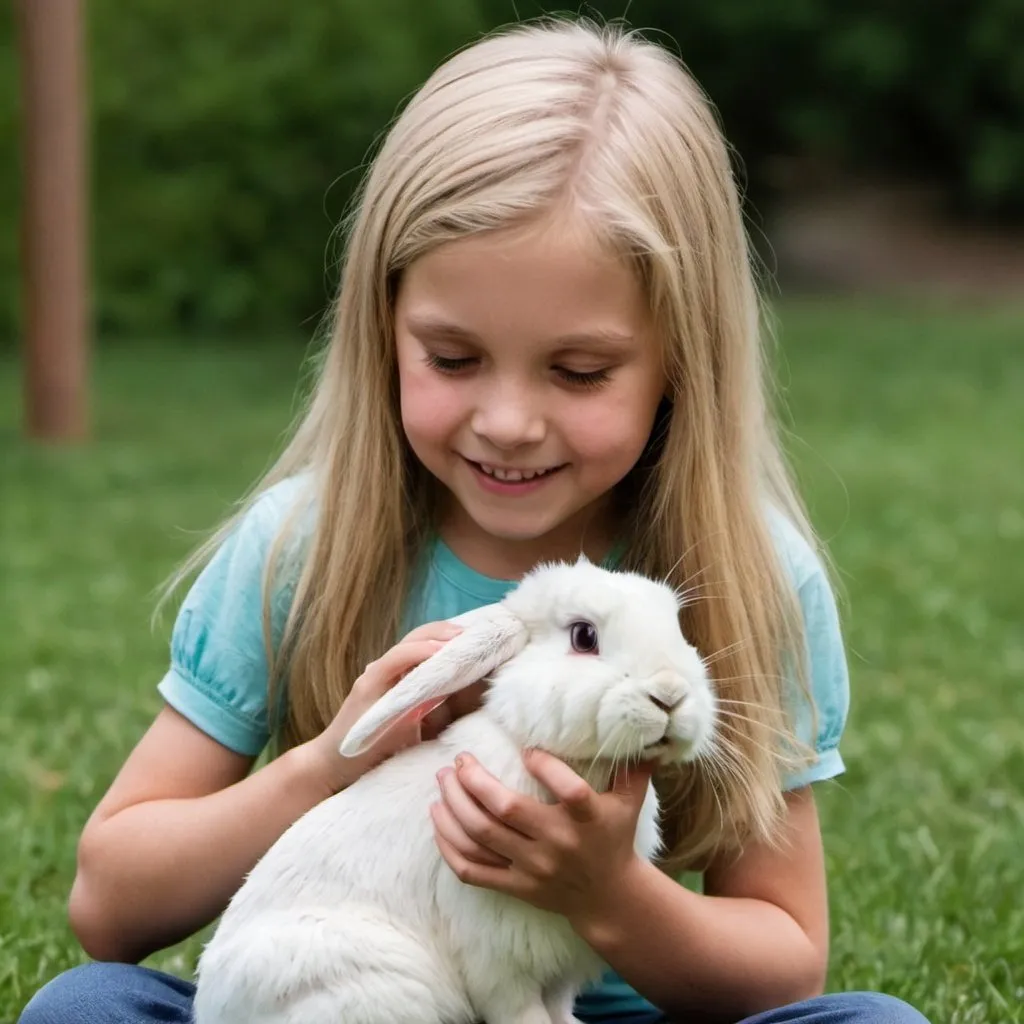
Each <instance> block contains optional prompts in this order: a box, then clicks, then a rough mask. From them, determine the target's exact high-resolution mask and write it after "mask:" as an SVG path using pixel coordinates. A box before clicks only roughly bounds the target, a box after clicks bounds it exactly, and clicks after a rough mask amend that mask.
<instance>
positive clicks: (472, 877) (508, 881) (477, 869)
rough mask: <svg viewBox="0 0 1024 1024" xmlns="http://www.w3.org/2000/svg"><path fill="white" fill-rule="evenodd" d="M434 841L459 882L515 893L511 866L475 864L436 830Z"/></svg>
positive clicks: (514, 880)
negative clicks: (498, 866) (500, 866)
mask: <svg viewBox="0 0 1024 1024" xmlns="http://www.w3.org/2000/svg"><path fill="white" fill-rule="evenodd" d="M434 841H435V842H436V843H437V848H438V849H439V850H440V851H441V856H442V857H444V859H445V862H446V863H447V865H448V867H450V868H451V869H452V871H453V872H454V873H455V877H456V878H458V880H459V881H460V882H463V883H464V884H466V885H472V886H476V887H478V888H481V889H494V890H496V891H497V892H507V893H510V894H511V895H513V896H515V895H517V891H518V890H517V887H516V885H515V882H516V878H515V875H514V874H513V871H512V869H511V868H496V867H493V866H491V865H490V864H476V863H474V862H473V861H471V860H468V859H467V858H465V857H463V856H462V854H461V853H459V851H458V850H457V849H456V848H455V847H454V846H452V845H451V843H449V842H448V840H446V839H445V838H444V836H442V835H439V834H438V833H437V831H436V830H435V832H434Z"/></svg>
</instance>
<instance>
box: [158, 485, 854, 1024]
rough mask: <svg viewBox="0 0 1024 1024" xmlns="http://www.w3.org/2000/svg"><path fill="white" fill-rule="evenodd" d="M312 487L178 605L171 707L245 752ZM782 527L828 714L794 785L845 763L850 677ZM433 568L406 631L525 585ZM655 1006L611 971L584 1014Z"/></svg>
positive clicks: (818, 594)
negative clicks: (287, 541)
mask: <svg viewBox="0 0 1024 1024" xmlns="http://www.w3.org/2000/svg"><path fill="white" fill-rule="evenodd" d="M300 487H301V484H300V481H299V480H287V481H284V482H283V483H280V484H278V485H276V486H275V487H272V488H270V489H269V490H268V491H267V492H266V493H265V494H263V495H262V496H261V497H260V498H259V499H258V500H257V501H256V503H255V504H254V505H253V507H252V508H251V509H250V510H249V512H248V513H247V514H246V516H245V517H244V518H243V519H242V521H241V522H240V523H239V524H238V526H237V527H236V529H235V530H234V532H233V533H232V534H231V536H230V537H229V538H228V539H227V540H226V541H225V542H224V544H223V545H222V546H221V547H220V549H219V550H218V551H217V553H216V554H215V555H214V556H213V558H212V559H211V560H210V561H209V562H208V563H207V565H206V566H205V568H204V569H203V571H202V572H201V573H200V575H199V577H198V578H197V579H196V581H195V583H194V584H193V586H192V588H191V589H190V591H189V593H188V595H187V596H186V598H185V600H184V602H183V604H182V606H181V609H180V611H179V613H178V617H177V620H176V622H175V625H174V630H173V633H172V636H171V664H170V668H169V669H168V671H167V674H166V675H165V676H164V678H163V679H162V680H161V682H160V684H159V687H158V689H159V692H160V694H161V696H162V697H163V698H164V700H165V701H166V702H167V703H168V704H169V705H170V706H171V707H173V708H174V709H175V710H177V711H178V712H180V713H181V714H182V715H184V717H185V718H187V719H188V720H189V721H191V722H192V723H193V724H194V725H195V726H196V727H197V728H199V729H201V730H202V731H203V732H205V733H206V734H207V735H209V736H211V737H213V738H214V739H215V740H217V741H218V742H220V743H222V744H223V745H224V746H225V747H228V748H229V749H231V750H234V751H236V752H238V753H240V754H247V755H250V756H256V755H258V754H260V753H261V752H262V751H263V749H264V748H265V747H266V745H267V743H268V741H269V739H270V735H269V731H268V715H267V660H266V653H265V648H264V640H263V611H262V609H263V597H262V578H263V570H264V567H265V563H266V558H267V554H268V552H269V548H270V545H271V543H272V542H273V539H274V537H275V535H276V533H277V530H278V527H279V526H280V525H281V523H282V522H283V520H284V518H285V517H286V516H287V515H288V514H289V512H290V511H291V509H292V506H293V503H294V502H295V500H296V499H297V498H298V497H299V496H300ZM773 529H774V536H775V538H776V543H777V544H778V546H779V553H780V556H781V558H782V561H783V564H784V566H785V567H786V569H787V570H788V572H789V574H790V578H791V579H792V581H793V584H794V586H795V587H796V590H797V594H798V595H799V599H800V605H801V608H802V611H803V618H804V630H805V635H806V646H807V650H806V655H807V659H808V661H807V665H808V669H809V680H810V684H811V691H812V694H813V697H814V702H815V708H816V711H817V734H816V736H813V737H812V736H810V735H809V734H808V733H809V724H810V721H811V719H810V716H809V709H808V708H805V707H798V708H797V709H796V711H797V715H796V718H797V729H798V732H800V733H801V735H802V738H803V739H805V740H806V741H808V742H810V743H811V744H812V745H813V747H814V750H815V752H816V759H815V761H814V762H813V763H812V764H811V765H809V766H808V767H806V768H805V769H803V770H802V771H800V772H799V773H798V774H797V775H795V776H792V777H790V778H789V779H788V780H787V788H788V789H796V788H797V787H800V786H805V785H809V784H810V783H813V782H819V781H823V780H825V779H830V778H833V777H834V776H836V775H839V774H840V773H841V772H843V770H844V765H843V761H842V758H841V756H840V754H839V748H838V744H839V739H840V736H841V735H842V732H843V728H844V725H845V723H846V716H847V712H848V709H849V680H848V675H847V663H846V656H845V652H844V649H843V641H842V635H841V632H840V626H839V618H838V615H837V611H836V605H835V600H834V598H833V595H832V591H831V588H830V587H829V584H828V581H827V579H826V576H825V573H824V570H823V568H822V566H821V563H820V562H819V561H818V558H817V556H816V555H815V554H814V552H813V551H812V550H811V548H810V547H809V546H808V545H807V543H806V541H804V539H803V538H802V537H801V536H800V534H799V533H798V532H797V531H796V529H794V527H793V526H792V525H791V524H790V523H789V522H788V521H787V520H785V519H783V518H782V517H781V516H776V517H775V518H774V519H773ZM424 570H425V571H424V572H423V573H421V576H420V584H419V586H418V587H417V590H416V591H415V592H414V593H413V594H411V595H410V598H409V601H408V603H407V606H406V612H405V617H404V623H403V632H404V631H407V630H409V629H412V628H414V627H415V626H417V625H419V624H421V623H424V622H435V621H439V620H442V619H448V618H451V617H453V616H455V615H459V614H461V613H463V612H466V611H469V610H471V609H473V608H477V607H480V606H481V605H484V604H490V603H493V602H495V601H499V600H501V598H502V597H503V596H504V594H505V593H506V592H507V591H508V590H509V589H510V588H511V587H512V586H514V583H513V582H511V581H508V580H497V579H492V578H490V577H487V576H483V575H481V574H480V573H478V572H476V571H474V570H473V569H471V568H469V566H467V565H465V564H464V563H463V562H461V561H460V560H459V559H458V558H457V557H456V556H455V554H454V553H453V552H452V551H451V549H450V548H448V546H447V545H446V544H444V543H443V542H442V541H440V540H438V541H436V542H435V543H434V544H433V546H432V547H431V549H430V550H429V551H428V552H427V553H426V557H425V561H424ZM272 609H273V611H272V616H271V623H272V628H273V634H274V635H275V636H276V637H280V635H281V630H282V628H283V624H284V620H285V617H286V616H287V611H288V602H287V592H284V593H283V594H282V595H279V596H278V598H277V599H276V600H275V601H274V602H273V604H272ZM649 1007H650V1004H648V1003H646V1002H645V1001H644V1000H643V999H642V998H641V997H640V996H639V995H638V994H637V993H636V992H635V991H634V990H633V989H632V988H630V987H629V986H628V985H626V983H625V982H623V981H622V980H621V979H620V978H618V977H617V976H615V975H609V976H608V977H607V978H606V979H605V981H604V982H602V984H601V985H600V986H599V987H598V988H597V989H595V990H593V991H592V992H589V993H586V994H584V996H583V997H581V1000H580V1003H579V1005H578V1011H579V1012H580V1014H581V1015H583V1016H586V1017H598V1016H602V1015H605V1014H607V1015H609V1016H611V1015H614V1014H619V1013H622V1012H626V1011H628V1012H633V1013H641V1012H643V1011H644V1009H645V1008H649Z"/></svg>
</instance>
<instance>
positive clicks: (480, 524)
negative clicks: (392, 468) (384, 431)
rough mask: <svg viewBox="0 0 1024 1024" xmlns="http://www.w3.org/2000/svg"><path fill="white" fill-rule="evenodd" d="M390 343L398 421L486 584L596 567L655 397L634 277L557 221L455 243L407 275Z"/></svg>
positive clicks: (646, 324) (463, 552) (450, 531)
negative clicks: (582, 562)
mask: <svg viewBox="0 0 1024 1024" xmlns="http://www.w3.org/2000/svg"><path fill="white" fill-rule="evenodd" d="M395 332H396V341H397V354H398V373H399V383H400V392H401V406H402V424H403V427H404V429H405V434H406V437H407V438H408V440H409V444H410V445H411V447H412V449H413V451H414V452H415V453H416V456H417V457H418V458H419V459H420V461H421V462H422V463H423V465H424V466H426V468H427V469H428V470H429V471H430V472H431V473H432V474H433V475H434V476H435V477H436V478H437V479H438V480H440V481H441V483H442V484H444V486H445V488H446V489H447V491H448V493H449V494H450V496H451V498H452V499H453V500H452V501H451V502H450V507H449V508H448V509H447V510H446V515H445V519H444V521H443V523H442V532H443V533H444V536H445V538H446V540H447V541H448V542H449V544H451V545H452V546H453V548H455V550H456V553H458V554H459V555H460V556H461V557H462V558H463V559H464V560H466V561H467V562H468V563H469V564H471V565H472V566H473V567H474V568H476V569H478V570H479V571H481V572H485V573H490V574H492V575H512V574H513V573H514V572H517V571H524V570H525V569H526V568H528V567H529V566H530V565H532V564H533V563H534V562H535V561H536V560H537V559H539V558H559V557H575V555H576V554H578V553H579V551H580V550H581V547H582V550H584V551H586V552H587V553H588V554H589V555H590V556H591V557H592V558H600V557H601V556H603V554H604V553H605V550H606V549H607V546H608V544H609V543H610V541H611V540H612V539H613V537H614V535H615V531H616V526H617V524H615V523H614V522H612V521H611V520H610V516H609V512H610V509H609V506H610V502H609V500H608V499H609V497H610V492H611V490H612V488H613V487H614V486H615V485H616V484H617V483H618V482H619V481H620V480H622V478H623V477H624V476H625V475H626V474H627V473H628V472H629V470H630V469H632V467H633V466H634V465H635V463H636V462H637V460H638V459H639V457H640V454H641V453H642V451H643V448H644V446H645V444H646V442H647V439H648V437H649V436H650V432H651V428H652V426H653V423H654V416H655V412H656V410H657V407H658V403H659V401H660V399H661V397H662V395H663V394H664V391H665V378H664V375H663V372H662V367H661V359H660V353H659V348H658V344H657V340H656V338H655V337H654V330H653V325H652V322H651V318H650V314H649V312H648V309H647V304H646V301H645V297H644V294H643V292H642V289H641V287H640V284H639V282H638V281H637V280H636V278H635V276H634V275H633V274H632V273H631V272H630V271H629V269H628V268H627V267H626V266H625V265H624V264H623V263H621V262H620V261H618V260H616V259H615V258H614V257H613V256H611V255H609V254H608V253H606V252H605V251H603V250H602V249H601V248H600V247H599V246H598V245H597V244H596V243H595V242H594V241H593V240H592V239H590V238H588V237H587V235H586V233H585V232H583V231H580V230H578V229H577V228H574V227H573V226H572V225H569V224H566V223H565V222H561V223H559V222H555V221H550V222H545V223H543V224H541V225H534V226H530V227H527V228H517V229H506V230H503V231H498V232H492V233H489V234H484V235H476V236H472V237H469V238H465V239H460V240H459V241H456V242H450V243H447V244H446V245H443V246H440V247H438V248H437V249H434V250H432V251H431V252H429V253H428V254H427V255H425V256H423V257H422V258H421V259H419V260H417V261H416V262H415V263H413V264H412V265H411V266H410V267H409V268H408V269H407V270H406V272H405V273H404V275H403V277H402V281H401V284H400V287H399V290H398V296H397V301H396V309H395Z"/></svg>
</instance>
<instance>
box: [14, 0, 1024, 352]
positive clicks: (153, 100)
mask: <svg viewBox="0 0 1024 1024" xmlns="http://www.w3.org/2000/svg"><path fill="white" fill-rule="evenodd" d="M542 6H543V5H542V4H538V3H532V4H531V3H528V2H527V0H517V2H515V3H514V2H513V0H432V2H431V3H429V4H428V3H422V2H417V0H378V2H377V3H374V4H366V3H360V2H358V0H332V2H330V3H328V2H323V0H317V2H311V3H302V4H283V3H279V2H274V0H248V2H247V3H244V4H243V3H226V4H211V3H207V2H206V0H135V2H134V3H132V4H122V3H116V2H114V0H86V7H87V11H88V29H89V56H88V61H89V73H90V104H91V118H92V158H91V162H92V168H93V171H92V175H93V177H92V191H93V195H94V200H95V202H94V210H93V224H92V230H93V243H94V260H95V263H94V279H95V283H96V291H95V296H94V310H95V316H96V323H97V327H98V328H99V330H100V331H102V332H106V333H111V332H117V333H130V334H133V335H137V336H145V335H148V334H153V333H161V332H167V331H176V332H182V333H184V334H189V333H193V334H195V335H196V336H199V335H202V334H204V333H209V332H214V331H215V332H218V333H237V334H243V335H244V334H246V333H251V332H254V331H261V332H265V331H269V330H281V329H284V330H294V331H296V332H301V333H302V334H304V335H308V333H309V332H310V330H311V328H312V326H313V325H314V324H315V323H316V322H317V321H318V320H319V318H320V317H321V315H322V313H323V311H324V309H325V308H326V305H327V304H328V302H329V300H330V295H331V292H332V290H333V287H334V280H335V276H336V275H335V272H334V271H335V268H334V266H333V261H334V260H335V259H336V255H337V246H333V245H332V244H331V239H332V231H333V230H334V229H335V227H336V225H337V223H338V221H339V220H340V218H341V216H342V213H343V212H344V209H345V206H346V202H347V200H348V198H349V196H350V194H351V190H352V187H353V186H354V185H355V183H356V181H357V180H358V175H359V174H360V173H361V167H362V165H363V163H364V160H365V158H366V155H367V152H368V149H369V148H370V147H371V146H372V144H373V142H374V140H375V139H376V138H377V137H378V136H379V134H380V132H381V131H383V129H384V128H385V127H386V125H387V123H388V121H389V120H390V118H391V117H392V116H393V115H394V113H395V112H396V110H397V109H398V108H399V106H400V104H401V103H402V101H403V100H404V99H405V98H406V97H407V96H408V95H409V93H410V92H411V91H412V90H413V89H414V88H415V87H416V85H417V84H418V83H419V82H420V81H421V80H422V79H423V78H424V77H425V76H426V75H427V74H428V73H429V71H430V70H431V68H432V67H433V66H434V65H435V64H436V63H437V62H438V61H440V60H441V59H443V57H444V56H445V55H446V54H448V53H449V52H451V50H453V49H454V48H456V47H458V46H461V45H463V44H465V43H467V42H469V41H471V40H472V39H473V38H475V37H476V35H477V34H478V33H479V32H480V31H482V30H484V29H485V28H487V27H490V26H493V25H497V24H500V23H503V22H506V21H510V20H514V19H515V18H516V17H520V18H528V17H532V16H534V15H536V14H538V13H541V10H542ZM547 9H551V7H550V6H548V8H547ZM627 9H628V19H629V21H630V22H631V23H632V24H634V25H637V26H640V27H652V28H655V29H657V30H660V32H661V33H664V34H666V35H667V36H669V37H671V39H672V40H675V43H676V44H677V47H678V50H679V52H680V53H681V54H682V56H683V57H684V59H685V60H686V61H687V63H688V64H689V66H690V67H691V69H692V70H693V71H694V73H695V74H696V75H697V77H698V79H699V80H700V81H701V83H702V84H703V85H704V87H705V88H706V90H707V91H708V93H709V94H710V95H711V96H712V98H713V99H714V101H715V103H716V104H717V106H718V107H719V110H720V112H721V114H722V117H723V121H724V123H725V127H726V131H727V133H728V135H729V137H730V139H731V140H732V142H733V143H734V144H735V146H736V148H737V150H738V152H739V154H740V155H741V157H742V161H743V165H744V175H745V178H746V181H747V186H748V190H749V192H750V194H751V195H752V196H753V198H754V200H755V202H757V203H758V204H759V205H760V203H761V201H762V197H766V196H769V195H770V193H771V189H772V188H774V187H776V186H777V185H778V183H779V174H778V168H780V167H784V166H786V165H787V164H786V161H787V160H788V161H789V162H790V165H791V166H792V165H795V164H796V163H800V164H801V165H803V166H814V167H819V168H825V169H826V171H828V169H832V170H835V171H840V172H842V173H846V174H849V173H855V172H860V171H872V172H877V171H882V172H885V173H897V174H908V175H912V176H917V177H922V178H924V179H927V180H928V181H929V182H938V183H939V184H940V185H941V186H942V187H943V188H944V190H945V191H946V193H947V195H948V197H949V199H950V201H951V202H952V203H953V204H954V205H956V206H957V207H959V209H961V210H962V211H964V212H967V213H971V214H974V215H983V216H990V217H998V218H1008V217H1012V216H1019V215H1021V214H1024V132H1022V131H1021V124H1022V123H1024V45H1022V44H1024V40H1022V35H1021V33H1022V30H1024V18H1021V17H1020V13H1021V10H1020V0H975V2H973V3H967V2H966V0H938V2H936V0H901V2H900V3H898V4H896V3H892V2H891V0H862V2H861V3H859V4H850V3H847V2H846V0H775V2H773V3H765V2H764V0H633V2H632V3H630V4H628V5H627V0H616V2H615V3H614V4H613V3H605V2H601V0H595V2H594V3H591V4H590V5H589V6H585V7H584V8H583V11H584V13H588V12H589V13H592V14H594V15H596V16H599V17H604V18H613V17H617V16H619V15H621V14H622V13H623V12H624V10H627ZM11 22H12V19H11V14H10V9H9V7H7V8H6V9H5V10H4V11H3V13H2V14H0V80H2V82H3V88H2V90H0V92H2V98H0V138H3V139H4V140H5V141H6V142H7V143H8V144H7V145H6V146H5V151H6V152H8V153H9V158H8V160H6V161H4V162H3V164H2V165H0V339H3V338H8V339H9V338H13V337H14V336H15V334H16V329H17V322H18V300H19V286H18V266H17V260H18V251H17V217H18V212H17V210H18V195H19V191H20V187H19V177H20V167H19V163H18V160H17V128H18V123H17V87H18V78H17V61H16V53H15V49H14V42H13V25H12V23H11Z"/></svg>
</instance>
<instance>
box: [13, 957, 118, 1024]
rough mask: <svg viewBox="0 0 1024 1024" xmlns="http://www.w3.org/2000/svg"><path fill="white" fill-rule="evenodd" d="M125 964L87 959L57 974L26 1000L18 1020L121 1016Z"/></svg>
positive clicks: (68, 1021) (34, 1023) (46, 1023)
mask: <svg viewBox="0 0 1024 1024" xmlns="http://www.w3.org/2000/svg"><path fill="white" fill-rule="evenodd" d="M136 970H138V968H136V967H132V966H130V965H128V964H113V963H88V964H82V965H81V966H80V967H72V968H71V970H69V971H65V972H64V973H63V974H58V975H57V977H56V978H54V979H53V980H52V981H50V982H48V983H47V984H46V985H44V986H43V987H42V988H41V989H40V990H39V991H38V992H37V993H36V994H35V995H34V996H33V997H32V998H31V999H30V1000H29V1001H28V1004H27V1005H26V1007H25V1009H24V1010H22V1012H21V1016H20V1017H19V1018H18V1024H79V1022H81V1024H85V1022H87V1021H89V1022H96V1024H100V1022H103V1021H119V1020H123V1019H124V1013H123V1006H122V1003H123V1002H124V1000H125V998H126V996H127V993H128V991H129V989H130V987H129V985H128V981H129V978H130V976H131V973H132V972H133V971H136Z"/></svg>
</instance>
